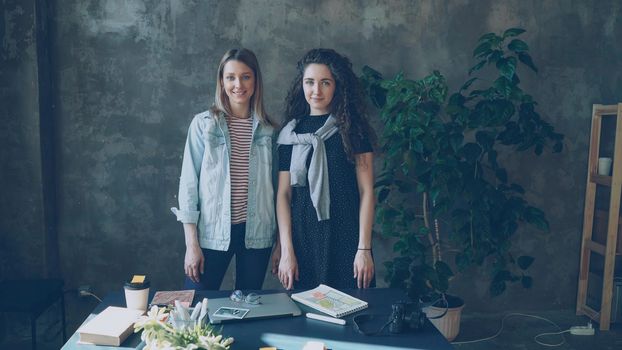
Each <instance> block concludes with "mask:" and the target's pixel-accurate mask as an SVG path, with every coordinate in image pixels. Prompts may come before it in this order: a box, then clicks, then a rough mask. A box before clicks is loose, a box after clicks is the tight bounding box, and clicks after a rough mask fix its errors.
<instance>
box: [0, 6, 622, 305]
mask: <svg viewBox="0 0 622 350" xmlns="http://www.w3.org/2000/svg"><path fill="white" fill-rule="evenodd" d="M14 7H15V6H14V5H10V4H9V5H7V3H5V10H4V20H5V21H6V22H7V23H8V24H9V25H8V26H4V27H5V28H16V27H19V26H20V24H21V23H23V22H22V19H21V17H20V16H21V15H19V16H18V15H17V14H16V12H15V11H14V10H12V8H14ZM26 15H28V13H26ZM53 16H54V18H53V20H54V22H53V23H54V26H55V29H56V30H55V35H54V36H53V37H52V41H53V45H54V50H53V55H52V57H51V60H52V64H53V69H54V70H55V74H56V79H55V90H54V91H53V94H54V96H55V104H56V107H57V115H56V119H57V120H58V124H57V128H58V135H57V140H58V149H57V150H58V155H57V156H58V159H57V162H58V166H57V167H58V175H57V176H58V190H57V191H58V211H59V218H58V221H59V229H58V232H59V233H58V235H59V245H60V259H61V272H62V274H63V276H64V277H65V279H66V281H67V283H68V285H69V286H74V287H75V286H77V285H80V284H90V285H92V286H94V287H95V291H96V292H97V293H99V294H105V293H106V292H108V291H110V290H112V289H120V286H121V283H122V281H123V280H124V279H125V278H127V277H128V276H130V275H131V274H133V273H146V274H148V275H149V276H150V277H151V278H152V280H153V282H154V285H155V286H157V288H159V289H168V288H179V287H181V280H182V277H183V269H182V263H183V253H184V250H183V234H182V229H181V225H179V224H178V223H177V222H175V218H174V216H173V215H172V214H171V213H170V211H169V208H170V207H171V206H175V205H176V198H175V197H176V192H177V184H178V176H179V171H180V166H181V154H182V148H183V142H184V139H185V133H186V130H187V127H188V124H189V122H190V120H191V118H192V116H193V114H195V113H197V112H200V111H202V110H204V109H206V108H207V107H208V106H209V105H210V103H211V101H212V96H213V91H214V87H215V84H214V77H215V73H216V68H217V67H216V66H217V62H218V60H219V59H220V57H221V55H222V54H223V53H224V52H225V51H226V50H227V49H229V48H231V47H235V46H244V47H248V48H250V49H252V50H254V51H255V52H256V53H257V56H258V58H259V60H260V63H261V66H262V70H263V74H264V78H265V87H266V98H267V101H266V102H267V107H268V110H269V112H271V114H273V115H275V116H277V117H279V118H280V117H281V113H282V110H283V108H282V101H283V98H284V97H285V93H286V89H287V87H288V85H289V83H290V81H291V79H292V78H293V75H294V68H295V62H296V60H297V59H298V58H299V57H300V56H301V55H302V54H303V53H304V52H305V51H306V50H308V49H310V48H313V47H331V48H335V49H337V50H338V51H340V52H342V53H343V54H346V55H347V56H349V57H350V58H351V60H352V61H353V63H354V66H355V68H356V69H357V70H359V69H360V68H361V67H362V66H363V65H365V64H368V65H371V66H373V67H375V68H376V69H378V70H380V71H382V72H383V73H385V74H386V75H387V76H390V75H393V74H396V73H397V72H398V71H400V70H403V71H404V72H405V73H406V74H407V75H408V76H410V77H416V78H420V77H423V76H424V75H426V74H427V73H428V72H430V71H431V70H432V69H438V70H440V71H441V72H443V73H444V74H445V76H446V77H447V78H448V80H449V82H450V84H451V85H452V86H453V87H454V88H456V87H458V86H459V85H458V84H461V83H462V82H463V81H465V80H466V79H467V77H466V71H467V70H468V67H470V66H471V65H472V64H473V63H474V62H473V60H472V59H471V52H472V49H473V47H474V44H475V42H476V40H477V38H478V37H479V36H480V35H481V34H483V33H487V32H490V31H497V32H499V31H502V30H504V29H506V28H509V27H523V28H525V29H527V33H526V35H524V38H525V40H527V42H528V43H529V44H530V47H531V54H532V57H533V58H534V60H535V62H536V64H537V65H538V67H539V68H540V72H539V74H538V75H537V76H535V75H533V74H531V73H530V72H528V71H523V72H521V74H522V76H521V77H522V78H523V81H524V88H525V89H526V90H527V91H528V92H530V93H531V94H532V95H533V96H534V97H535V98H536V100H537V101H539V103H540V104H539V111H540V113H541V114H543V115H545V116H546V117H547V119H548V120H549V121H551V122H552V124H553V125H555V126H556V127H557V129H558V130H559V131H560V132H562V133H564V134H565V135H566V143H565V146H566V148H565V150H564V152H563V153H562V154H557V155H550V154H546V155H544V156H543V157H541V158H539V159H535V160H534V159H533V157H530V156H525V157H516V156H512V157H511V158H509V159H507V161H508V162H509V164H508V165H509V169H510V179H511V180H512V181H515V182H519V183H522V184H523V185H525V187H526V188H527V190H528V197H529V198H530V199H531V200H533V202H534V203H535V204H536V205H538V206H540V207H542V208H544V209H545V211H546V212H547V214H548V217H549V220H550V223H551V229H552V232H551V233H550V234H548V235H543V234H540V233H537V232H532V231H531V230H530V229H527V231H526V232H525V233H526V235H525V237H522V238H520V239H517V241H516V246H517V247H518V248H522V249H523V250H524V251H526V252H528V253H530V254H531V255H533V256H535V257H536V262H535V264H534V266H533V267H532V269H531V272H532V274H533V276H534V278H535V284H534V287H533V289H531V290H527V291H524V290H520V289H518V290H510V291H508V292H506V293H505V294H504V295H502V296H501V297H498V298H495V299H492V300H491V299H490V298H489V297H488V296H487V281H486V280H485V279H484V278H483V277H481V275H479V274H477V273H476V271H473V273H472V274H471V273H470V274H465V275H460V276H458V277H457V278H456V279H455V282H456V283H454V284H453V286H452V288H453V290H454V291H455V292H457V293H458V294H460V295H462V296H464V298H465V299H466V302H467V304H468V309H467V310H469V309H471V310H490V309H519V308H533V309H536V308H542V307H555V308H558V307H569V308H572V307H573V305H574V302H575V295H576V286H577V273H578V259H579V241H580V232H581V225H582V210H583V198H584V190H585V176H586V164H587V147H588V142H589V126H590V123H589V120H590V113H591V106H592V104H593V103H617V102H618V101H620V91H622V73H620V72H621V71H622V70H621V69H620V68H622V64H621V61H620V57H622V48H621V47H620V45H619V40H617V38H620V37H622V3H620V2H619V1H614V0H611V1H596V0H594V1H546V2H539V1H533V2H525V1H482V0H480V1H466V0H465V1H432V0H430V1H355V0H345V1H318V2H306V3H302V2H299V1H293V0H280V1H270V2H260V1H226V2H219V1H155V0H153V1H147V0H144V1H120V0H109V1H103V2H102V1H82V0H80V1H78V0H74V1H69V0H67V1H62V2H58V3H57V4H56V11H55V13H54V14H53ZM26 23H27V22H26ZM23 30H24V31H25V32H26V33H27V32H28V31H32V30H33V29H32V28H29V27H26V28H23ZM22 33H23V32H22ZM15 35H16V34H15V32H14V31H6V32H3V33H2V37H3V61H4V63H3V65H2V68H1V69H2V70H1V72H2V75H3V79H2V95H1V96H0V98H1V100H0V101H2V112H3V115H8V116H9V120H8V122H4V117H3V122H2V123H1V124H2V129H0V130H2V139H1V141H0V149H2V153H0V154H1V155H2V161H3V162H2V166H3V170H2V191H3V194H2V197H3V199H2V202H0V203H2V209H6V210H2V212H1V213H2V214H0V215H1V216H2V226H1V228H2V230H3V231H6V232H8V233H9V234H10V237H11V239H9V242H14V243H13V244H15V245H17V247H16V249H14V252H13V253H11V254H16V255H17V256H18V257H19V258H20V260H22V261H25V262H27V264H26V265H27V266H29V268H32V269H35V270H36V269H37V264H38V258H37V257H36V256H31V255H29V254H26V253H25V252H24V250H25V249H26V248H24V247H29V248H30V247H32V246H33V244H36V243H33V242H32V241H33V240H34V241H35V242H36V241H37V239H36V238H37V233H36V232H37V230H38V226H37V225H38V224H37V223H38V222H39V223H40V219H38V217H39V216H40V213H39V210H38V209H37V208H38V205H39V204H38V203H37V201H39V200H40V198H39V196H38V195H37V192H36V191H30V190H28V189H29V188H36V187H37V186H38V180H39V179H37V177H36V171H37V167H38V163H39V161H38V158H37V155H38V153H37V142H36V140H37V132H38V130H37V125H38V124H37V123H38V121H37V110H36V108H35V107H33V104H30V103H31V102H32V101H31V100H28V101H26V102H28V103H26V102H24V103H22V104H19V103H17V104H16V103H15V102H16V101H20V100H23V99H24V98H28V97H32V96H35V97H36V89H35V88H33V86H32V84H36V81H34V82H33V81H32V80H28V79H31V78H32V77H35V76H36V74H34V73H33V72H32V69H36V64H35V61H33V60H34V58H33V57H32V54H33V48H32V37H31V36H29V35H24V34H20V36H19V39H15ZM7 43H8V44H7ZM13 47H14V48H13ZM7 57H8V58H7ZM33 64H35V65H34V67H33ZM18 68H19V69H18ZM4 76H7V77H8V78H9V79H8V80H5V79H4ZM5 81H8V84H5ZM374 119H375V118H374ZM5 134H6V135H7V136H6V137H5ZM24 145H25V146H24ZM5 168H6V169H9V171H5V170H4V169H5ZM5 193H6V194H5ZM9 198H10V199H9ZM13 198H16V199H13ZM15 201H17V203H18V204H19V207H20V208H19V209H18V206H13V204H14V203H15ZM11 210H12V211H13V212H11ZM33 218H34V219H33ZM18 222H22V223H23V222H27V223H28V224H27V225H33V227H24V226H22V225H19V224H17V223H18ZM14 229H19V230H18V231H17V232H18V233H19V234H20V235H19V237H18V236H17V233H13V232H9V231H13V230H14ZM32 238H34V239H32ZM375 246H376V247H377V248H378V249H377V251H376V258H377V264H378V266H379V269H378V273H379V275H380V276H382V275H383V271H382V269H381V268H380V266H381V262H382V261H383V260H385V259H387V258H388V257H389V256H390V254H391V249H390V245H389V242H387V241H386V240H384V239H381V238H378V237H377V238H376V242H375ZM11 256H12V255H11ZM2 258H3V259H5V255H4V254H3V257H2ZM381 284H382V283H381ZM230 285H231V277H230V276H229V277H228V280H227V284H226V286H230ZM276 286H277V284H276V281H275V280H274V279H272V278H271V277H268V279H267V283H266V284H265V287H276Z"/></svg>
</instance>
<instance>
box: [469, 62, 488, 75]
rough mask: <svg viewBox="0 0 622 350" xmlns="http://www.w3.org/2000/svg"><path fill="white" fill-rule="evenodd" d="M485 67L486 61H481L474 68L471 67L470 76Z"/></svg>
mask: <svg viewBox="0 0 622 350" xmlns="http://www.w3.org/2000/svg"><path fill="white" fill-rule="evenodd" d="M484 65H486V60H482V61H479V62H478V63H477V64H476V65H474V66H473V67H471V69H469V75H471V73H473V72H475V71H478V70H480V69H482V67H484Z"/></svg>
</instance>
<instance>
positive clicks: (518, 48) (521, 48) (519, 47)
mask: <svg viewBox="0 0 622 350" xmlns="http://www.w3.org/2000/svg"><path fill="white" fill-rule="evenodd" d="M508 49H509V50H511V51H514V52H516V53H519V52H525V51H528V50H529V46H527V43H525V42H524V41H522V40H520V39H514V40H512V41H510V43H509V44H508Z"/></svg>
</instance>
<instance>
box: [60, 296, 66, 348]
mask: <svg viewBox="0 0 622 350" xmlns="http://www.w3.org/2000/svg"><path fill="white" fill-rule="evenodd" d="M60 308H61V310H60V314H61V317H62V323H61V326H62V327H63V344H65V342H66V341H67V333H66V331H65V328H67V327H66V325H65V294H63V292H62V291H61V293H60Z"/></svg>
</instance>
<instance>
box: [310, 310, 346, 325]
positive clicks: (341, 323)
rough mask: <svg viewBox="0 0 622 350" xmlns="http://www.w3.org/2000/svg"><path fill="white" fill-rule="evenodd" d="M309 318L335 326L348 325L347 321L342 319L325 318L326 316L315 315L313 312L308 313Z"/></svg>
mask: <svg viewBox="0 0 622 350" xmlns="http://www.w3.org/2000/svg"><path fill="white" fill-rule="evenodd" d="M307 318H310V319H313V320H318V321H324V322H330V323H334V324H339V325H342V326H343V325H345V324H346V320H343V319H341V318H334V317H330V316H324V315H318V314H314V313H311V312H307Z"/></svg>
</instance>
